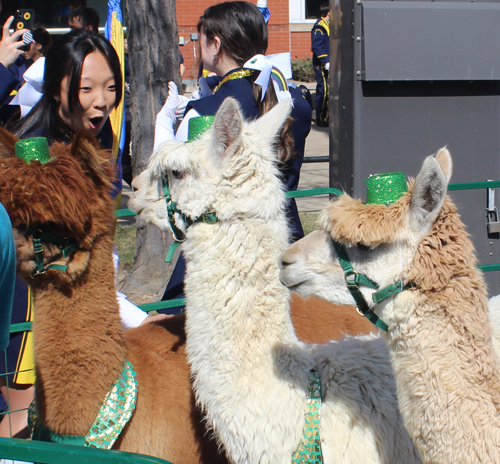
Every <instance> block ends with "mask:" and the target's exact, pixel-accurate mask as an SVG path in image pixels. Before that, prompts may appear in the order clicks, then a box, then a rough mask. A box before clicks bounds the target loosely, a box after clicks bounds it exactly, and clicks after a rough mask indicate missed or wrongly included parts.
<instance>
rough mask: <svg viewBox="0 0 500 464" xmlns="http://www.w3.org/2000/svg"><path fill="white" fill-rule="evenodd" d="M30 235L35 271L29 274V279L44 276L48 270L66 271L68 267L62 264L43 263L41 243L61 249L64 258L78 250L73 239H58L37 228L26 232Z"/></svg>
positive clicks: (56, 236)
mask: <svg viewBox="0 0 500 464" xmlns="http://www.w3.org/2000/svg"><path fill="white" fill-rule="evenodd" d="M28 232H29V233H30V234H31V237H32V240H33V248H34V250H35V271H34V272H33V274H31V277H35V276H37V275H40V274H45V273H46V272H47V271H49V270H56V271H63V272H65V271H67V270H68V266H65V265H63V264H47V265H45V264H44V263H43V253H44V247H43V242H49V243H53V244H54V245H57V246H58V247H60V248H61V253H62V257H63V258H66V257H67V256H69V255H71V254H72V253H74V252H75V251H76V250H78V245H77V243H76V242H75V241H74V240H73V239H69V238H63V237H59V236H58V235H54V234H51V233H48V232H44V231H42V230H40V229H37V228H31V229H30V230H29V231H28Z"/></svg>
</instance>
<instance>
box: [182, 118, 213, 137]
mask: <svg viewBox="0 0 500 464" xmlns="http://www.w3.org/2000/svg"><path fill="white" fill-rule="evenodd" d="M214 119H215V116H198V117H196V118H191V119H190V120H189V125H188V142H192V141H193V140H198V139H199V138H200V137H201V136H202V135H203V134H204V133H205V132H206V131H207V130H208V129H210V128H211V127H212V125H213V123H214Z"/></svg>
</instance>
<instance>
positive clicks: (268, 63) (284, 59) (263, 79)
mask: <svg viewBox="0 0 500 464" xmlns="http://www.w3.org/2000/svg"><path fill="white" fill-rule="evenodd" d="M273 66H274V67H275V68H277V69H279V70H280V72H281V73H282V74H283V76H284V77H285V78H286V79H291V78H292V67H291V65H290V53H277V54H275V55H268V56H264V55H254V56H252V58H250V59H249V60H248V61H247V62H246V63H245V64H244V65H243V68H245V69H254V70H256V71H260V74H259V77H257V79H256V80H255V84H258V85H260V86H261V87H262V98H261V100H264V97H265V96H266V92H267V86H268V84H269V78H270V77H271V71H272V69H273Z"/></svg>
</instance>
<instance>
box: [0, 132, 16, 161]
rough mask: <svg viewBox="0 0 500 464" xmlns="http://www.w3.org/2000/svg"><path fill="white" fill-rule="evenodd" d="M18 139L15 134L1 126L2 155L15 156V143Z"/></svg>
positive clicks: (0, 142)
mask: <svg viewBox="0 0 500 464" xmlns="http://www.w3.org/2000/svg"><path fill="white" fill-rule="evenodd" d="M18 140H19V139H18V138H17V137H16V136H15V135H13V134H11V133H10V132H8V131H6V130H5V129H2V128H1V127H0V156H2V157H7V156H14V153H15V151H16V149H15V145H16V142H17V141H18Z"/></svg>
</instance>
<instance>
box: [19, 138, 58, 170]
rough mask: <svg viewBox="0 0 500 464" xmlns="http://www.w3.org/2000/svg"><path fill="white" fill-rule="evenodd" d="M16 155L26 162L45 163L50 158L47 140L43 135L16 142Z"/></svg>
mask: <svg viewBox="0 0 500 464" xmlns="http://www.w3.org/2000/svg"><path fill="white" fill-rule="evenodd" d="M16 156H17V157H18V158H21V159H22V160H24V161H25V162H26V163H27V164H31V162H32V161H38V162H40V163H42V164H47V163H48V162H49V161H51V160H52V157H51V156H50V151H49V142H47V139H46V138H45V137H33V138H30V139H24V140H19V141H17V142H16Z"/></svg>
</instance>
